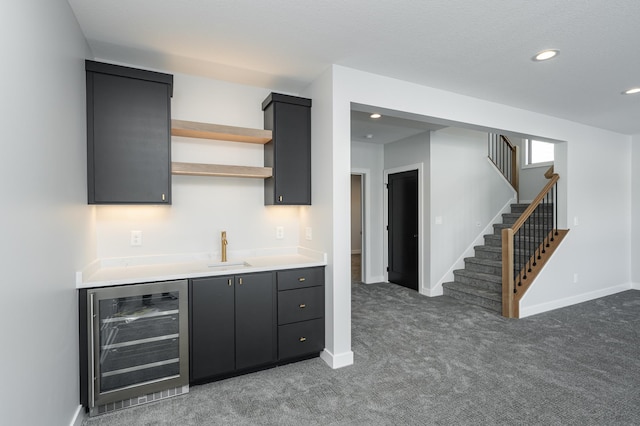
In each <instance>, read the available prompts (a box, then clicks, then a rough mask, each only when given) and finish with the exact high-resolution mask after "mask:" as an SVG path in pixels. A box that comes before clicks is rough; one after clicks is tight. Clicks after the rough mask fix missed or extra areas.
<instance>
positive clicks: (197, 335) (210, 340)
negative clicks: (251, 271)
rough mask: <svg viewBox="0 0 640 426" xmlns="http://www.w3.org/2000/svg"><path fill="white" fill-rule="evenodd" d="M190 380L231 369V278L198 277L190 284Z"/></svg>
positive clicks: (232, 286)
mask: <svg viewBox="0 0 640 426" xmlns="http://www.w3.org/2000/svg"><path fill="white" fill-rule="evenodd" d="M190 290H191V291H190V292H189V300H190V302H191V303H190V305H191V306H190V312H189V314H190V319H191V323H190V326H191V327H190V331H191V333H190V346H191V351H190V355H191V362H190V366H191V375H190V381H191V382H197V381H200V380H202V379H206V378H209V377H213V376H217V375H221V374H225V373H229V372H232V371H233V370H234V369H235V350H234V348H235V330H234V329H235V327H234V322H235V312H234V279H233V277H231V276H228V277H212V278H198V279H194V280H192V281H191V289H190Z"/></svg>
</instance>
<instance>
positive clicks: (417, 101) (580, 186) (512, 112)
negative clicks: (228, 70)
mask: <svg viewBox="0 0 640 426" xmlns="http://www.w3.org/2000/svg"><path fill="white" fill-rule="evenodd" d="M325 76H326V74H325ZM331 77H332V83H333V85H332V87H331V89H332V96H331V98H326V99H327V100H329V99H330V100H331V102H332V104H333V106H332V109H333V117H332V119H333V122H332V123H330V122H328V121H327V122H323V123H322V125H332V129H333V133H332V135H331V136H332V137H333V140H332V141H330V142H328V145H329V146H330V148H329V147H328V149H331V150H332V155H333V157H334V158H341V157H343V156H344V157H346V158H348V157H349V154H350V153H349V151H350V149H349V147H350V143H349V137H350V124H349V110H350V108H349V106H350V104H351V102H354V103H359V104H364V105H374V106H379V107H383V108H388V109H392V110H396V111H405V112H408V113H411V114H417V115H421V116H426V117H430V118H435V119H440V120H447V121H449V120H450V121H455V122H458V123H467V124H468V125H470V126H480V127H482V128H486V129H492V130H495V131H505V132H509V131H510V132H513V133H519V134H528V135H535V136H539V137H546V138H550V139H554V140H560V141H567V143H566V144H562V145H564V146H563V147H562V148H561V149H560V150H559V151H560V152H556V164H555V170H556V172H557V173H558V174H559V175H560V177H561V178H560V179H561V180H560V181H559V183H558V187H559V192H560V197H561V199H562V198H565V197H566V199H567V205H566V206H562V207H561V208H560V211H559V214H560V223H561V225H566V223H567V222H568V221H567V219H568V218H569V217H574V216H579V217H580V226H579V229H573V230H572V231H571V232H570V233H569V235H568V237H567V238H566V239H565V241H564V242H563V244H562V245H561V247H560V248H559V249H558V251H557V252H556V254H555V255H554V257H553V259H552V260H551V261H550V263H549V264H547V268H546V269H545V270H544V271H543V272H542V274H541V275H540V276H539V278H538V280H537V283H536V286H535V290H534V292H535V296H534V297H525V299H524V300H523V302H522V305H521V313H523V312H524V313H527V312H528V313H529V314H531V313H535V312H537V311H539V310H540V309H553V308H554V307H559V306H565V305H568V304H572V303H577V302H579V301H583V300H589V299H591V298H593V297H598V296H599V295H602V294H608V293H613V292H617V291H620V289H623V288H629V287H630V284H629V282H630V270H631V265H630V256H629V250H630V246H631V243H630V233H629V226H630V225H631V218H630V216H631V205H630V201H629V194H630V191H631V184H630V181H631V164H630V155H631V145H630V137H628V136H624V135H620V134H616V133H613V132H609V131H605V130H601V129H597V128H593V127H589V126H585V125H582V124H578V123H573V122H570V121H567V120H562V119H559V118H555V117H551V116H547V115H544V114H539V113H532V112H528V111H525V110H521V109H517V108H512V107H508V106H505V105H501V104H496V103H492V102H487V101H483V100H480V99H476V98H471V97H467V96H462V95H458V94H455V93H451V92H446V91H443V90H439V89H434V88H430V87H426V86H420V85H417V84H412V83H408V82H404V81H401V80H396V79H392V78H387V77H382V76H378V75H374V74H370V73H365V72H361V71H356V70H353V69H349V68H345V67H341V66H337V65H334V66H332V69H331ZM314 123H315V122H314ZM317 124H318V123H316V124H315V125H317ZM603 147H605V149H603ZM603 151H604V152H605V154H604V155H601V154H602V152H603ZM596 159H597V161H598V164H599V170H602V169H604V170H611V174H610V175H609V176H607V178H606V179H604V180H603V181H598V179H597V177H595V176H596V174H595V173H593V167H592V165H593V162H594V161H595V160H596ZM349 173H350V167H349V164H343V162H341V161H337V162H335V163H334V164H333V170H332V175H333V180H334V182H339V181H345V182H346V179H348V176H349ZM596 182H597V183H596ZM344 186H345V188H348V186H347V185H346V183H345V184H344ZM605 188H606V189H605ZM333 189H334V194H333V197H332V202H333V206H332V211H333V216H332V217H331V219H330V220H331V221H333V225H334V229H333V230H332V232H333V248H334V250H336V251H338V250H341V251H345V252H346V251H347V250H348V248H349V238H348V234H346V235H344V236H341V232H340V229H338V228H337V227H335V225H336V224H337V223H339V222H344V223H347V224H348V203H349V200H348V196H344V195H343V194H342V191H341V190H340V188H336V187H334V188H333ZM594 193H597V194H602V197H598V199H599V201H600V200H601V201H603V202H597V203H594V202H593V201H594V195H593V194H594ZM603 224H606V226H603ZM326 228H327V229H329V228H330V225H327V226H326ZM594 247H602V250H598V252H597V254H594V250H595V249H594ZM594 256H597V259H598V261H597V262H595V261H594V260H593V259H594ZM344 257H346V254H345V256H344ZM338 258H339V256H335V259H338ZM333 269H334V270H333V271H332V274H333V275H334V276H335V277H344V279H345V280H347V279H348V277H349V265H347V264H344V265H342V264H340V265H338V264H334V265H333ZM575 270H579V271H580V276H581V285H579V286H574V285H572V284H571V282H572V281H571V280H572V277H573V273H574V271H575ZM547 271H549V273H546V272H547ZM532 294H533V293H532ZM568 295H571V296H568ZM342 309H343V311H342V312H340V307H335V312H334V316H336V317H337V316H342V317H343V318H347V314H348V312H349V311H348V308H347V307H346V306H343V307H342ZM343 327H345V328H350V319H348V322H346V323H343ZM334 337H335V339H336V340H340V343H341V344H344V345H349V346H350V340H349V341H347V339H350V335H346V334H345V335H339V336H334Z"/></svg>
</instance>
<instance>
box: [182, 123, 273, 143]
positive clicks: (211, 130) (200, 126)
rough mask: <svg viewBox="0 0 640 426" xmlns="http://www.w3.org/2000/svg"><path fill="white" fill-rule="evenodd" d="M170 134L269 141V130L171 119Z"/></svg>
mask: <svg viewBox="0 0 640 426" xmlns="http://www.w3.org/2000/svg"><path fill="white" fill-rule="evenodd" d="M171 134H172V135H173V136H183V137H187V138H199V139H215V140H219V141H231V142H245V143H255V144H262V145H264V144H266V143H267V142H269V141H271V139H272V133H271V130H261V129H249V128H246V127H235V126H224V125H222V124H210V123H199V122H196V121H185V120H171Z"/></svg>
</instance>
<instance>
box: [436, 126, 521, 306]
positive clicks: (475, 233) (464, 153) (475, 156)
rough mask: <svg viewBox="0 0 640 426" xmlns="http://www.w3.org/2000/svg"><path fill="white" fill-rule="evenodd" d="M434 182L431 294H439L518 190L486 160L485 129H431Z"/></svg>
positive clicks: (462, 265) (488, 231)
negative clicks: (483, 130)
mask: <svg viewBox="0 0 640 426" xmlns="http://www.w3.org/2000/svg"><path fill="white" fill-rule="evenodd" d="M430 181H431V212H430V213H431V215H430V222H431V227H432V231H431V241H430V243H431V280H430V284H431V291H432V294H434V295H439V294H442V283H443V282H448V281H453V273H452V270H453V269H454V268H455V269H461V268H463V267H464V257H470V256H473V246H474V245H477V244H483V243H484V240H483V239H482V236H483V235H485V234H488V233H492V232H493V228H491V224H493V223H494V222H495V219H496V215H497V214H498V213H499V212H501V211H503V209H504V208H505V206H507V205H509V204H510V203H511V202H513V201H515V199H514V191H513V188H512V187H511V186H510V185H509V184H508V183H507V181H506V180H505V179H504V178H503V177H502V176H501V174H500V172H498V171H497V169H496V167H495V166H494V165H493V164H492V163H491V161H489V160H487V135H486V133H483V132H478V131H473V130H467V129H460V128H453V127H449V128H446V129H442V130H438V131H435V132H432V134H431V179H430ZM499 219H501V218H499ZM438 222H440V224H438ZM488 226H489V229H487V227H488ZM454 265H455V266H454Z"/></svg>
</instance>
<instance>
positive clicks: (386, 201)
mask: <svg viewBox="0 0 640 426" xmlns="http://www.w3.org/2000/svg"><path fill="white" fill-rule="evenodd" d="M411 170H417V171H418V293H420V294H423V295H426V294H427V290H426V289H425V286H424V256H423V254H424V229H425V228H424V195H423V194H424V187H423V182H424V180H423V176H424V163H416V164H408V165H406V166H400V167H394V168H391V169H384V171H383V173H384V188H383V189H384V191H383V192H384V194H383V197H382V198H383V206H382V212H383V228H382V231H383V232H382V234H383V236H384V237H383V243H382V245H383V247H382V249H383V256H384V259H385V260H384V261H385V265H387V266H388V263H389V231H388V230H387V225H388V224H389V191H388V190H387V185H388V183H389V175H392V174H394V173H401V172H409V171H411ZM383 271H384V279H385V281H386V282H389V272H388V271H387V268H386V266H385V267H384V268H383Z"/></svg>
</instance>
